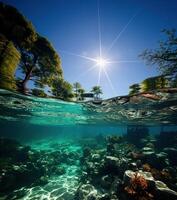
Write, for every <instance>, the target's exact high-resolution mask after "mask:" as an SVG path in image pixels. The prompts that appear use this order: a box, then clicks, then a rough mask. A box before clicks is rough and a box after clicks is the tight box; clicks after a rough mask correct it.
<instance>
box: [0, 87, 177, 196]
mask: <svg viewBox="0 0 177 200" xmlns="http://www.w3.org/2000/svg"><path fill="white" fill-rule="evenodd" d="M176 99H177V93H176V92H173V93H168V92H166V93H162V92H158V93H154V94H151V95H144V96H142V95H137V96H133V97H131V98H128V97H126V96H124V97H117V98H112V99H109V100H105V101H104V100H103V102H102V103H101V104H99V105H98V104H95V103H93V102H84V103H74V102H65V101H61V100H60V101H59V100H55V99H46V98H39V97H32V96H24V95H20V94H18V93H14V92H9V91H7V90H3V89H1V90H0V119H1V121H0V172H1V176H0V194H1V197H0V199H51V200H52V199H57V200H60V199H61V200H63V199H64V200H65V199H66V200H85V199H88V200H90V199H100V200H109V199H111V200H113V199H115V200H116V199H168V198H169V199H174V200H175V199H177V124H176V120H177V112H176V110H177V101H176Z"/></svg>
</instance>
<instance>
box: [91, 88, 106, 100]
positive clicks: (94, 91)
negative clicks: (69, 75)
mask: <svg viewBox="0 0 177 200" xmlns="http://www.w3.org/2000/svg"><path fill="white" fill-rule="evenodd" d="M91 92H93V93H94V96H95V98H96V99H98V98H99V97H100V94H102V93H103V92H102V90H101V87H100V86H93V87H92V90H91Z"/></svg>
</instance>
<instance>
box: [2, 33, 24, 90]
mask: <svg viewBox="0 0 177 200" xmlns="http://www.w3.org/2000/svg"><path fill="white" fill-rule="evenodd" d="M19 61H20V53H19V51H18V50H17V49H16V48H15V46H14V44H13V42H11V41H9V40H7V38H6V37H5V36H3V35H2V34H0V87H1V88H4V89H9V90H13V89H16V83H15V79H14V74H15V71H16V68H17V65H18V63H19Z"/></svg>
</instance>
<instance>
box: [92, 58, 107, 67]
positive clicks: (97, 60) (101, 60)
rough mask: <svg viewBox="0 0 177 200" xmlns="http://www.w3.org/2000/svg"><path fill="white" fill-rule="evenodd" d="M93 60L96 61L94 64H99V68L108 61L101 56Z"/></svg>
mask: <svg viewBox="0 0 177 200" xmlns="http://www.w3.org/2000/svg"><path fill="white" fill-rule="evenodd" d="M95 61H96V65H97V66H99V67H100V68H105V66H106V65H107V63H108V62H107V61H106V59H104V58H101V57H99V58H97V59H95Z"/></svg>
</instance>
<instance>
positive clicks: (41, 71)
mask: <svg viewBox="0 0 177 200" xmlns="http://www.w3.org/2000/svg"><path fill="white" fill-rule="evenodd" d="M21 68H22V72H23V73H25V79H24V80H23V82H22V89H23V90H25V88H26V84H27V82H28V81H29V80H30V79H31V78H33V81H34V82H35V84H36V83H39V82H40V84H41V86H42V85H48V86H51V85H52V81H53V80H54V79H56V78H59V77H61V78H62V67H61V61H60V58H59V56H58V54H57V53H56V51H55V50H54V48H53V46H52V45H51V44H50V42H49V41H48V40H47V39H46V38H44V37H41V36H39V35H38V39H37V40H36V42H35V43H34V45H33V47H32V48H31V50H30V51H24V50H23V51H22V60H21Z"/></svg>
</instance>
